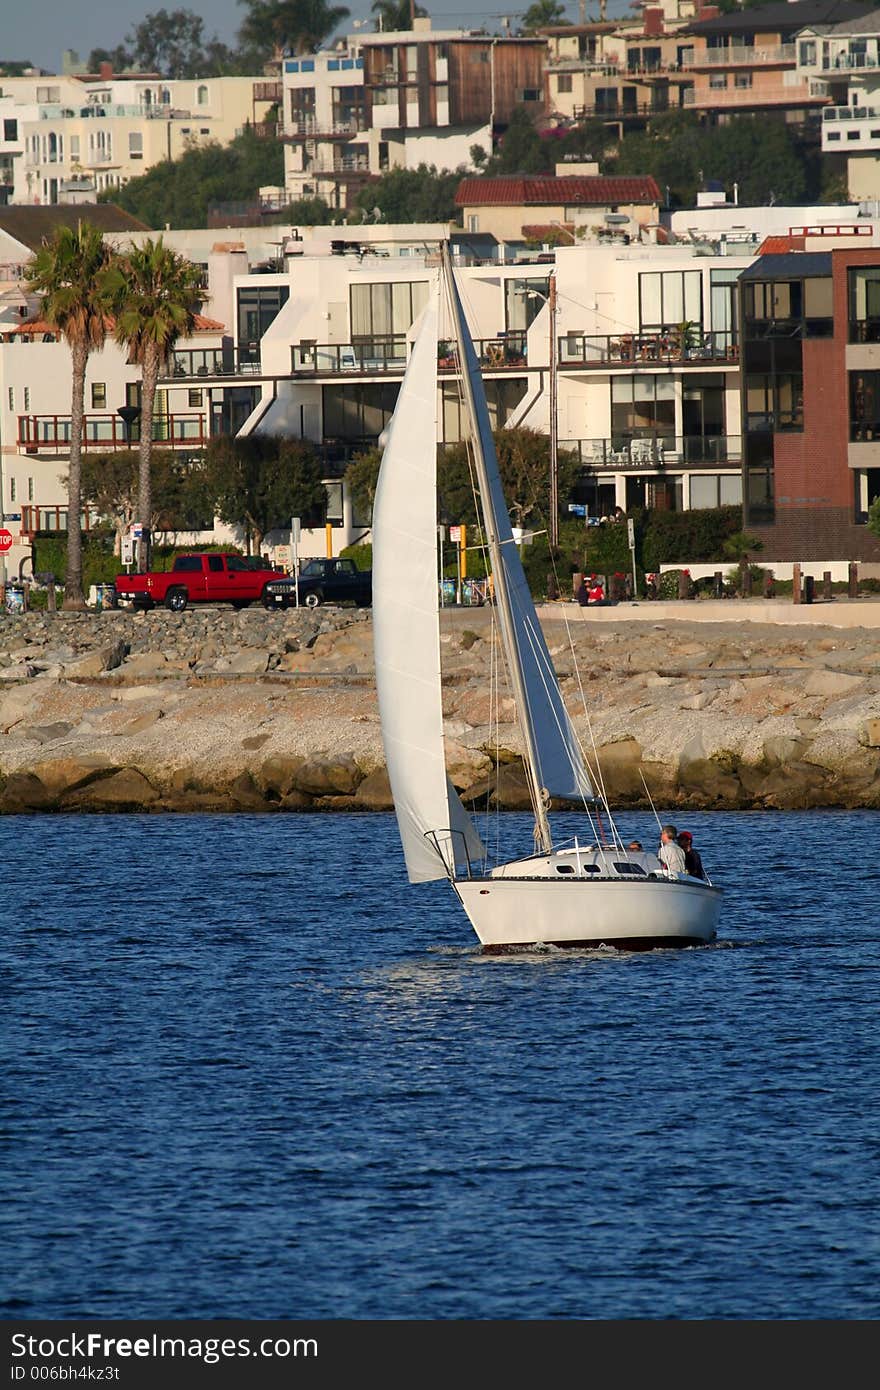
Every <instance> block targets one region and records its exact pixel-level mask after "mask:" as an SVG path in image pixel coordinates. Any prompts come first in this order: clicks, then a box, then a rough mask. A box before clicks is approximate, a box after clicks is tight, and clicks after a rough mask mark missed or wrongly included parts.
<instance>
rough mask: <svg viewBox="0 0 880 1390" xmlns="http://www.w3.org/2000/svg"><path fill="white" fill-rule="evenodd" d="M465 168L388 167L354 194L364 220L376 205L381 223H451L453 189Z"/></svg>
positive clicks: (428, 166)
mask: <svg viewBox="0 0 880 1390" xmlns="http://www.w3.org/2000/svg"><path fill="white" fill-rule="evenodd" d="M465 173H466V170H464V169H456V170H454V171H453V170H449V169H444V170H442V171H439V172H438V170H437V169H436V168H435V167H434V165H433V164H431V165H427V164H420V165H419V167H418V168H417V169H390V170H389V172H388V173H387V174H383V175H382V177H381V178H378V179H376V180H375V182H373V183H368V184H367V185H366V187H365V188H362V189H361V191H360V193H359V194H358V196H357V208H358V210H359V212H360V214H361V218H362V220H364V221H365V220H366V219H367V218H368V217H370V216H371V215H372V214H374V210H375V209H376V208H378V209H379V212H380V214H381V218H382V221H383V222H451V221H452V219H453V218H454V217H455V216H456V206H455V192H456V189H457V188H458V185H459V184H460V183H461V180H462V178H463V177H464V175H465Z"/></svg>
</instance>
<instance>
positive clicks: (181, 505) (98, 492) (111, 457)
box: [82, 449, 213, 555]
mask: <svg viewBox="0 0 880 1390" xmlns="http://www.w3.org/2000/svg"><path fill="white" fill-rule="evenodd" d="M138 476H139V455H138V454H137V453H136V452H135V451H134V450H133V449H119V450H116V451H115V452H113V453H109V454H92V453H88V454H86V455H85V457H84V458H83V464H82V495H83V500H84V501H85V502H91V503H92V505H93V506H94V507H95V509H96V511H98V512H99V513H100V515H101V516H103V517H106V518H107V519H108V520H109V521H110V522H111V523H112V525H113V527H114V530H115V531H116V545H115V551H116V554H117V555H119V554H121V550H122V537H123V536H124V535H125V534H126V533H127V531H128V529H129V527H130V526H131V523H132V522H133V521H134V520H135V519H136V517H137V514H138ZM151 498H152V511H151V514H150V530H151V531H201V530H204V529H208V528H209V527H210V526H211V525H212V523H213V510H212V508H211V506H210V505H209V504H207V503H206V497H205V486H204V465H203V463H202V462H201V461H200V462H199V463H197V464H191V463H190V462H188V461H184V460H183V459H181V457H180V455H179V454H175V453H174V451H173V449H158V450H154V452H153V457H152V489H151Z"/></svg>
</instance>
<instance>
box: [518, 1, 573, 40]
mask: <svg viewBox="0 0 880 1390" xmlns="http://www.w3.org/2000/svg"><path fill="white" fill-rule="evenodd" d="M568 23H569V21H568V20H567V19H566V17H565V6H564V5H560V4H559V3H558V2H557V0H534V2H533V4H531V5H530V6H529V8H528V9H527V10H526V12H525V14H524V15H523V25H522V31H523V33H524V34H534V33H535V31H536V30H538V29H547V28H550V27H552V26H553V25H555V24H568Z"/></svg>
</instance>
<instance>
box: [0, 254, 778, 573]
mask: <svg viewBox="0 0 880 1390" xmlns="http://www.w3.org/2000/svg"><path fill="white" fill-rule="evenodd" d="M322 230H323V231H325V232H326V231H328V230H332V231H336V232H337V233H341V232H342V229H340V228H335V229H322ZM375 230H376V232H378V231H379V230H380V229H378V228H376V229H375ZM382 230H383V231H384V232H386V233H389V232H390V231H391V230H392V229H382ZM398 230H402V229H398ZM410 230H412V229H410ZM360 231H361V229H359V228H351V229H347V230H346V235H345V236H339V237H337V238H336V239H333V240H330V241H324V242H317V241H316V242H315V243H314V244H313V245H312V246H310V247H309V250H308V251H301V252H300V253H299V254H296V253H295V252H296V244H295V241H293V240H292V243H291V244H292V246H293V248H294V254H288V255H285V256H283V258H282V265H283V269H280V270H278V271H276V272H274V273H272V272H271V271H269V272H267V271H266V270H265V269H263V271H262V272H261V273H257V274H255V273H253V271H252V270H251V269H249V267H248V253H247V250H246V249H245V247H244V246H243V245H238V246H237V245H236V244H235V243H232V242H230V243H218V244H215V247H214V248H213V250H212V251H211V252H209V261H208V273H209V279H210V280H211V282H212V283H213V285H214V293H213V297H212V304H213V305H214V306H215V312H216V306H219V305H221V304H224V303H225V304H226V305H227V306H228V311H227V313H226V315H225V317H224V319H223V322H222V325H221V323H219V322H213V323H209V324H207V325H205V327H204V328H203V330H202V331H201V332H199V333H198V334H197V335H196V337H195V338H194V339H193V340H192V341H190V342H187V343H181V344H180V345H179V346H178V349H177V350H176V351H175V353H174V357H173V361H172V362H171V363H170V364H169V367H168V370H167V373H166V375H165V376H164V378H163V379H162V381H161V383H160V396H159V401H158V423H157V431H158V442H159V443H161V444H163V445H165V446H168V447H173V448H176V449H179V450H182V451H184V452H190V453H192V452H194V451H196V450H198V449H199V448H201V447H202V446H203V445H204V443H205V441H206V440H207V439H208V438H209V437H210V436H211V435H212V434H218V433H252V432H267V433H273V434H274V433H284V434H287V435H289V436H291V437H295V438H303V439H307V440H310V441H312V442H313V443H314V444H315V445H316V447H317V448H318V449H319V450H320V452H321V455H322V458H323V460H324V478H325V486H326V490H327V503H326V508H325V512H324V514H323V515H322V516H321V517H315V518H311V519H310V520H311V521H312V525H311V527H310V528H309V527H307V529H306V530H305V532H304V536H303V547H302V554H303V555H306V556H307V555H321V554H325V553H326V546H327V534H326V526H327V524H329V526H330V538H331V539H330V544H331V546H332V550H333V553H334V554H336V553H338V552H339V550H341V549H342V548H343V547H344V546H345V545H347V544H350V543H352V542H353V541H354V540H356V539H358V538H359V537H362V536H365V535H367V534H368V528H369V517H367V516H360V515H358V514H357V511H356V509H355V508H354V507H353V505H352V501H351V498H350V497H349V495H348V489H347V487H346V485H345V483H344V472H345V468H346V466H347V463H348V462H349V460H350V459H351V457H352V455H353V454H355V453H357V452H359V451H361V450H364V449H368V448H370V447H372V446H375V445H376V444H377V442H378V441H379V440H380V437H381V435H382V432H383V430H384V429H385V427H386V426H387V424H388V421H389V420H390V418H391V414H392V412H393V409H394V405H395V402H396V399H397V394H398V391H399V389H400V384H401V381H402V379H403V374H404V370H405V367H406V362H407V358H408V354H409V351H410V347H411V344H412V341H413V339H414V336H415V333H416V332H417V330H418V322H419V317H420V314H421V311H422V309H423V307H424V306H425V304H426V303H427V301H428V298H429V296H430V295H431V293H432V292H433V288H434V286H435V284H436V280H437V275H438V270H437V257H436V250H437V246H438V244H439V242H440V240H441V239H442V238H443V237H444V236H445V235H446V229H445V228H434V229H430V228H424V229H421V231H422V236H421V237H420V238H416V237H413V236H410V238H409V240H408V241H407V240H406V239H405V238H401V239H400V241H399V242H398V243H397V246H396V250H397V252H398V254H394V253H393V252H392V251H391V250H390V249H389V247H388V246H378V247H375V248H371V247H370V246H369V244H365V243H364V242H361V241H355V240H354V238H355V235H357V234H358V233H359V232H360ZM432 232H433V235H434V240H433V242H431V241H430V240H429V237H430V236H431V234H432ZM346 238H347V240H348V244H347V245H346ZM390 240H391V242H392V247H393V246H394V239H393V237H392V238H390ZM419 242H420V244H419ZM708 250H710V248H707V247H706V246H702V247H694V246H690V245H671V246H653V245H644V246H620V245H612V246H576V247H570V248H558V249H557V250H556V252H555V259H553V258H548V257H542V256H540V255H532V256H531V257H527V258H522V259H520V260H518V261H513V262H511V263H506V264H504V263H498V262H495V263H491V264H487V263H482V262H477V263H474V262H473V261H472V258H471V257H470V256H469V255H468V254H467V250H466V238H462V240H461V241H460V242H458V243H454V245H453V251H454V257H455V259H456V261H457V263H458V265H459V276H460V284H461V289H462V297H463V301H464V304H465V309H466V312H467V315H468V321H469V325H470V329H471V332H472V335H473V338H474V342H475V345H476V349H477V353H478V356H479V359H480V361H481V364H482V367H483V373H484V380H485V383H486V391H487V397H488V401H489V409H490V415H491V418H492V420H493V424H495V425H496V426H497V427H500V426H515V425H525V426H528V427H531V428H534V429H537V430H540V431H543V432H547V431H548V430H549V424H550V400H551V394H550V382H551V370H550V368H551V352H552V353H553V354H554V357H555V362H554V367H555V371H554V373H553V375H554V377H555V387H556V398H557V430H558V438H559V446H560V448H562V449H569V450H572V451H573V452H574V453H575V454H576V455H577V457H578V459H579V460H580V463H581V472H580V479H579V483H578V487H577V490H576V492H575V494H574V497H573V499H572V504H573V505H575V506H586V507H587V509H588V511H589V514H590V515H593V516H595V515H597V514H604V513H606V512H608V511H611V510H613V508H614V507H615V506H616V505H619V506H622V507H623V508H624V509H625V510H629V509H630V508H632V507H634V506H647V507H652V508H660V509H676V510H677V509H684V508H689V507H696V508H699V507H712V506H717V505H719V504H724V503H731V504H736V503H738V502H739V501H740V500H741V497H742V483H741V478H742V467H741V459H742V449H741V439H740V433H741V425H740V419H741V415H740V375H739V350H738V334H737V322H736V282H737V277H738V275H739V273H740V272H741V270H742V269H744V268H745V267H746V266H747V265H749V264H750V263H751V261H752V260H753V259H754V250H753V249H750V251H749V253H748V254H745V255H740V256H734V255H730V254H707V251H708ZM382 252H385V253H386V254H382ZM403 252H409V253H411V254H403ZM415 252H417V253H418V254H412V253H415ZM554 268H555V275H556V290H557V308H556V318H555V322H554V323H552V324H551V322H550V309H549V288H550V285H549V277H550V274H551V272H553V271H554ZM137 381H138V372H137V369H135V368H133V367H131V366H129V365H128V363H127V362H126V361H125V355H124V353H122V352H121V351H120V350H119V349H118V348H117V347H116V346H115V345H113V344H108V346H107V347H106V348H105V349H104V351H103V353H100V354H95V355H94V356H93V357H92V358H91V359H90V362H89V370H88V379H87V385H86V421H85V427H84V437H85V444H86V448H87V449H102V450H112V449H115V448H122V447H126V444H127V440H126V435H125V426H124V422H123V418H122V417H121V416H120V415H119V407H120V406H124V405H126V404H134V403H136V400H137ZM69 398H70V357H69V352H68V350H67V348H66V346H65V345H64V344H63V343H58V342H56V341H54V340H52V339H51V337H50V336H49V335H47V333H46V331H45V328H44V326H42V327H41V326H40V325H39V324H36V325H33V327H31V328H30V329H28V326H27V324H24V325H21V326H20V328H19V329H18V331H14V332H8V333H7V335H6V336H5V338H4V340H3V341H2V343H0V440H2V445H0V448H2V453H0V461H2V473H3V478H2V510H3V513H4V516H5V524H6V525H7V526H8V527H9V528H10V529H12V530H13V532H14V533H15V534H16V537H17V547H16V550H15V551H14V552H13V555H12V557H11V560H10V572H11V570H12V569H14V568H15V565H16V564H17V562H18V559H20V558H21V557H24V556H26V555H27V553H28V546H29V537H30V535H31V534H32V533H33V531H34V530H36V529H53V528H55V527H62V526H63V525H64V524H65V521H66V516H65V512H66V495H65V490H64V470H65V460H66V457H67V445H68V441H69V425H70V399H69ZM438 418H439V422H440V437H441V440H442V442H443V443H444V444H451V443H455V442H456V441H458V440H459V438H460V437H461V431H462V421H463V410H462V405H461V400H460V395H459V385H458V377H457V371H456V363H455V360H454V353H453V350H452V347H451V344H450V343H449V341H448V339H441V342H440V344H439V346H438ZM567 501H568V499H566V502H567ZM241 539H242V536H241V534H240V533H238V532H237V531H236V530H235V529H234V528H233V529H231V530H230V529H229V528H223V527H221V526H219V525H215V528H214V530H213V531H212V532H209V533H204V534H201V535H199V536H197V537H179V538H178V540H179V541H180V542H183V541H186V542H191V541H198V540H203V541H204V540H221V541H222V540H234V541H236V542H239V541H240V540H241ZM286 539H287V538H286V536H285V535H283V534H281V533H279V534H278V535H270V536H269V537H268V538H267V542H268V544H269V545H270V546H273V545H277V547H278V548H277V549H276V551H275V554H276V556H277V557H278V558H281V559H283V557H284V550H283V547H284V545H285V542H286ZM17 557H18V559H17Z"/></svg>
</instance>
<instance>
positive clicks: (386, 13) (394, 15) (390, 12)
mask: <svg viewBox="0 0 880 1390" xmlns="http://www.w3.org/2000/svg"><path fill="white" fill-rule="evenodd" d="M370 9H371V10H372V11H373V14H374V15H375V16H376V19H377V20H378V26H377V27H378V28H379V30H380V32H382V33H391V34H394V33H398V32H401V31H403V32H405V31H406V30H408V29H411V28H412V21H413V19H414V18H417V19H423V18H424V17H425V15H427V13H428V11H427V10H423V9H422V7H421V5H414V6H413V7H412V12H411V11H410V0H373V3H372V5H371V6H370Z"/></svg>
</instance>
